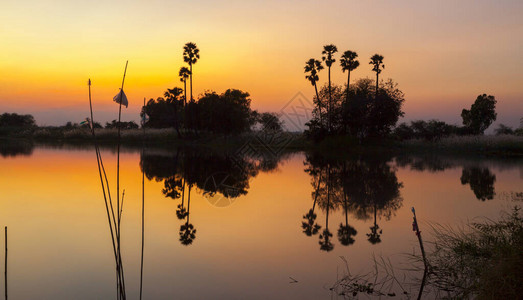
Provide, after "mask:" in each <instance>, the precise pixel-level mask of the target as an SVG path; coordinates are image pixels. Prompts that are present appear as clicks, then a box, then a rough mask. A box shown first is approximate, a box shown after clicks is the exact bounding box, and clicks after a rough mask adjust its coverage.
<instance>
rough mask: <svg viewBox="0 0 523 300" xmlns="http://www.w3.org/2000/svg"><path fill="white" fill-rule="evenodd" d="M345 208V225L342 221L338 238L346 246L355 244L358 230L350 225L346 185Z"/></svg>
mask: <svg viewBox="0 0 523 300" xmlns="http://www.w3.org/2000/svg"><path fill="white" fill-rule="evenodd" d="M343 169H344V170H343V172H344V173H345V164H344V165H343ZM343 204H344V205H343V206H344V207H343V209H344V210H345V225H343V223H340V228H339V229H338V240H339V241H340V243H341V244H342V245H344V246H348V245H352V244H354V242H355V240H354V238H353V236H355V235H356V234H357V233H358V232H357V231H356V229H355V228H354V227H352V226H350V225H349V216H348V211H349V207H348V201H347V193H346V191H345V186H344V189H343Z"/></svg>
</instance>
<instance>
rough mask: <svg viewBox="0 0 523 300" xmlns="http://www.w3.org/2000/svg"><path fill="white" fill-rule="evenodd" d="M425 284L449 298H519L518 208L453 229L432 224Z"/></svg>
mask: <svg viewBox="0 0 523 300" xmlns="http://www.w3.org/2000/svg"><path fill="white" fill-rule="evenodd" d="M433 231H434V236H435V240H434V241H433V242H432V248H433V249H432V250H431V251H429V254H428V261H429V284H430V285H432V286H434V287H436V288H437V289H438V290H441V291H446V292H447V293H448V294H449V295H451V296H452V297H453V298H457V299H462V298H478V299H521V298H520V297H521V295H523V285H522V284H521V283H522V282H523V218H522V216H521V211H520V208H519V207H517V206H516V207H515V208H514V209H513V211H512V212H511V213H510V214H505V215H504V216H503V217H502V218H501V219H500V220H498V221H490V220H489V221H486V222H482V223H472V224H470V225H469V226H468V227H466V228H464V229H461V230H456V229H450V228H446V227H444V226H435V227H433Z"/></svg>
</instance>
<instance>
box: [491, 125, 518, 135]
mask: <svg viewBox="0 0 523 300" xmlns="http://www.w3.org/2000/svg"><path fill="white" fill-rule="evenodd" d="M494 132H495V133H496V135H503V134H514V130H513V129H512V128H511V127H509V126H507V125H505V124H499V125H498V128H496V129H495V130H494Z"/></svg>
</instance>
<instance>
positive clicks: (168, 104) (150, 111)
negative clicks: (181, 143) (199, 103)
mask: <svg viewBox="0 0 523 300" xmlns="http://www.w3.org/2000/svg"><path fill="white" fill-rule="evenodd" d="M182 93H183V90H182V89H180V88H176V87H175V88H172V89H167V91H166V92H165V93H164V96H165V98H163V97H158V98H157V99H156V100H154V99H150V100H149V101H148V102H147V104H146V105H145V107H144V108H143V111H144V112H145V113H147V115H148V116H149V121H147V123H146V126H147V127H152V128H167V127H175V128H176V130H177V133H178V137H180V136H181V135H180V132H179V120H180V119H181V116H180V109H179V108H180V107H181V106H182V105H183V99H182V96H181V95H182Z"/></svg>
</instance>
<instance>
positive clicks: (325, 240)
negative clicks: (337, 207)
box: [319, 165, 334, 252]
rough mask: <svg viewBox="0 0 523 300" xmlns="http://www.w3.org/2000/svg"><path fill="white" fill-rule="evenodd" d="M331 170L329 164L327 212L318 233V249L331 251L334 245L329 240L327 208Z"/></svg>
mask: <svg viewBox="0 0 523 300" xmlns="http://www.w3.org/2000/svg"><path fill="white" fill-rule="evenodd" d="M330 175H331V170H330V165H329V166H328V167H327V213H326V218H325V229H324V230H323V233H322V234H320V242H319V243H320V250H323V251H327V252H329V251H331V250H332V249H334V245H333V244H332V242H331V238H332V233H331V232H330V231H329V210H330V194H331V190H330V185H331V180H330V179H331V178H330V177H331V176H330Z"/></svg>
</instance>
